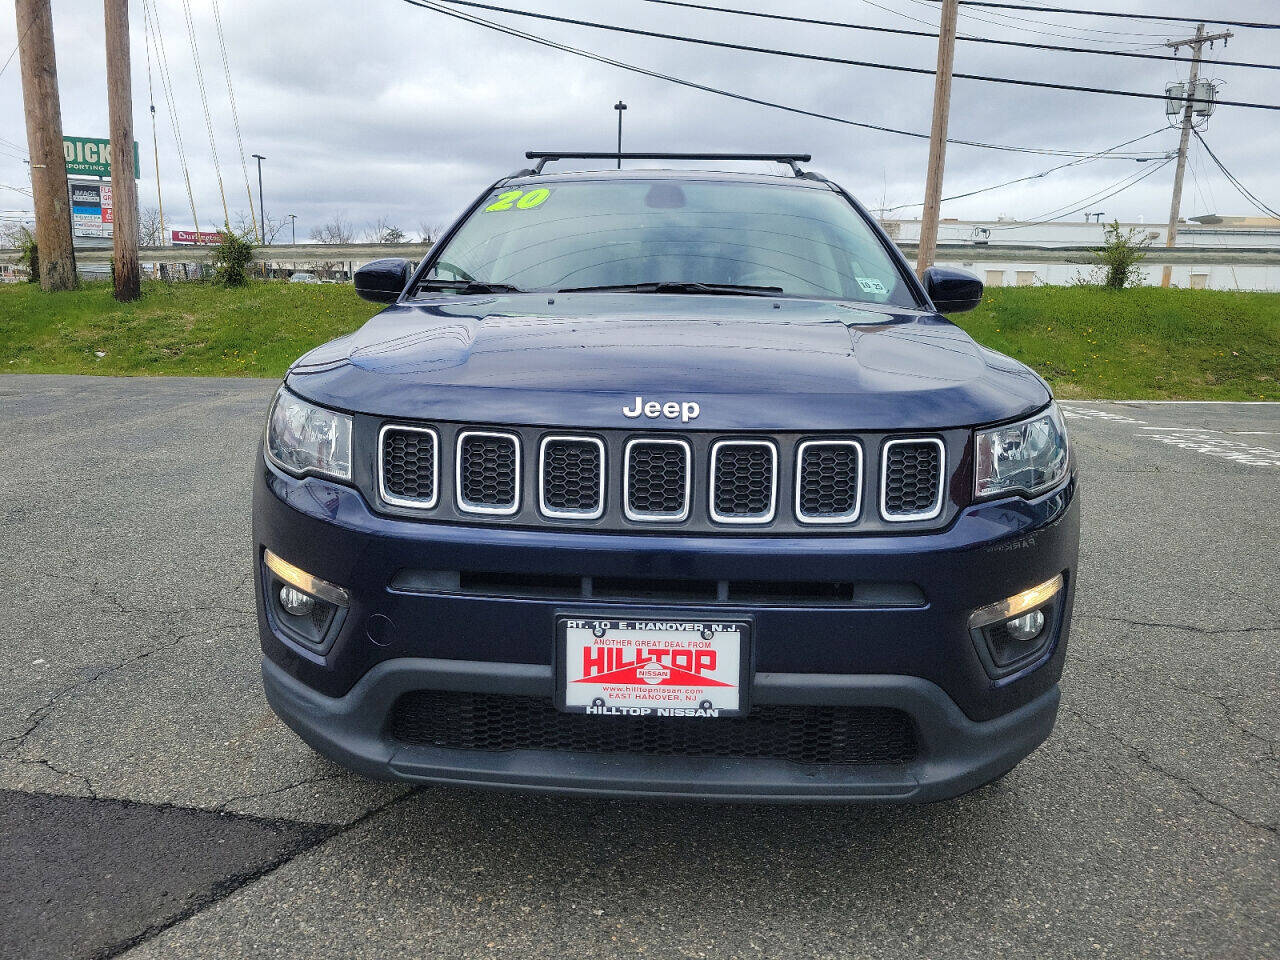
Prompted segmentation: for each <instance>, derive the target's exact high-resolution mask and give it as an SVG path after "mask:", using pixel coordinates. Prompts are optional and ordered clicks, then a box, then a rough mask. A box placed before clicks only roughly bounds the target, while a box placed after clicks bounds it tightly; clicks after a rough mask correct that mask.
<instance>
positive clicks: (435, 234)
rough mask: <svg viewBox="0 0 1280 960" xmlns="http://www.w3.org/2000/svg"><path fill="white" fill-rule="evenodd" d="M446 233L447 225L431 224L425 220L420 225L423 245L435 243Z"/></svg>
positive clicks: (419, 229)
mask: <svg viewBox="0 0 1280 960" xmlns="http://www.w3.org/2000/svg"><path fill="white" fill-rule="evenodd" d="M444 231H445V224H442V223H429V222H428V221H426V220H423V221H422V222H421V223H419V224H418V235H419V236H421V237H422V242H423V243H435V242H436V241H437V240H439V239H440V234H442V233H444Z"/></svg>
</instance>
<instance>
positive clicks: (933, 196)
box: [916, 0, 960, 277]
mask: <svg viewBox="0 0 1280 960" xmlns="http://www.w3.org/2000/svg"><path fill="white" fill-rule="evenodd" d="M959 6H960V5H959V0H942V21H941V22H940V23H939V24H938V72H937V74H936V76H935V77H934V81H933V128H932V129H931V130H930V131H929V174H928V177H927V179H926V181H925V187H924V213H923V214H921V217H920V248H919V252H917V253H916V274H917V275H918V276H920V277H923V276H924V272H925V271H926V270H928V269H929V267H931V266H932V265H933V254H934V251H935V250H936V249H937V246H938V217H939V216H940V214H941V211H942V169H943V167H944V166H945V165H946V162H947V121H948V119H949V118H950V114H951V67H952V64H953V62H954V61H955V54H956V20H957V19H958V17H959Z"/></svg>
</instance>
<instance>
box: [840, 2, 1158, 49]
mask: <svg viewBox="0 0 1280 960" xmlns="http://www.w3.org/2000/svg"><path fill="white" fill-rule="evenodd" d="M863 2H864V3H865V2H867V0H863ZM910 2H911V3H914V4H917V5H918V6H921V7H929V6H931V4H930V3H927V2H925V0H910ZM881 9H886V8H884V7H882V8H881ZM961 13H962V15H963V16H964V17H965V18H966V19H968V20H976V21H978V22H979V23H986V24H990V25H992V26H996V27H1004V28H1006V29H1009V30H1021V31H1023V32H1024V33H1036V34H1040V35H1041V36H1044V37H1060V38H1062V39H1064V40H1089V41H1091V42H1093V43H1109V44H1112V45H1115V44H1121V43H1123V44H1128V45H1130V46H1133V45H1134V41H1133V40H1131V39H1130V40H1104V39H1102V37H1105V36H1114V37H1137V38H1143V37H1150V38H1156V37H1160V36H1161V35H1160V34H1158V33H1134V32H1132V31H1126V30H1103V29H1098V28H1096V27H1070V26H1064V25H1063V24H1059V23H1051V22H1049V21H1047V20H1033V19H1032V18H1030V17H1020V16H1018V15H1017V14H1013V13H998V12H995V11H992V13H991V16H994V17H999V18H1000V19H999V20H992V19H990V17H984V16H981V15H980V14H976V13H972V12H970V11H967V10H966V11H961ZM904 16H905V14H904ZM913 19H914V18H913ZM1011 20H1017V21H1021V22H1022V23H1034V24H1038V25H1039V26H1042V27H1055V28H1057V29H1059V30H1072V31H1075V32H1074V33H1056V32H1054V31H1053V30H1037V29H1036V28H1035V27H1023V26H1019V25H1018V24H1017V23H1010V22H1009V21H1011ZM920 22H921V23H923V22H925V21H920ZM1081 34H1085V36H1081ZM1159 45H1160V44H1141V45H1140V46H1159Z"/></svg>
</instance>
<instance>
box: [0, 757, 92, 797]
mask: <svg viewBox="0 0 1280 960" xmlns="http://www.w3.org/2000/svg"><path fill="white" fill-rule="evenodd" d="M4 759H6V760H11V761H12V762H13V763H18V764H21V765H23V766H29V767H44V768H45V769H47V770H50V771H51V772H53V773H56V774H57V775H58V776H60V777H67V778H69V779H72V780H79V781H81V782H82V783H83V784H84V789H85V792H87V793H88V794H89V798H90V799H92V800H100V799H102V798H101V797H99V796H98V791H97V790H95V789H93V783H92V781H90V780H89V778H88V777H86V776H85V775H84V774H83V773H76V772H75V771H73V770H63V769H62V768H61V767H55V766H54V765H53V764H52V763H51V762H50V761H48V760H46V759H45V758H44V757H35V758H28V757H5V758H4ZM37 792H39V791H37Z"/></svg>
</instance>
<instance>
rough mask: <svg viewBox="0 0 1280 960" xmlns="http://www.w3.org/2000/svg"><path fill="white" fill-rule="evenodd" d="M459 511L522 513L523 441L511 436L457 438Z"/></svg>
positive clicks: (479, 434) (467, 434) (466, 434)
mask: <svg viewBox="0 0 1280 960" xmlns="http://www.w3.org/2000/svg"><path fill="white" fill-rule="evenodd" d="M456 483H457V497H458V509H459V510H465V511H466V512H468V513H492V514H500V515H507V514H512V513H515V512H516V511H517V510H519V509H520V438H519V437H517V436H516V435H515V434H511V433H491V432H488V431H484V430H464V431H463V432H461V433H459V434H458V455H457V477H456Z"/></svg>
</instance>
